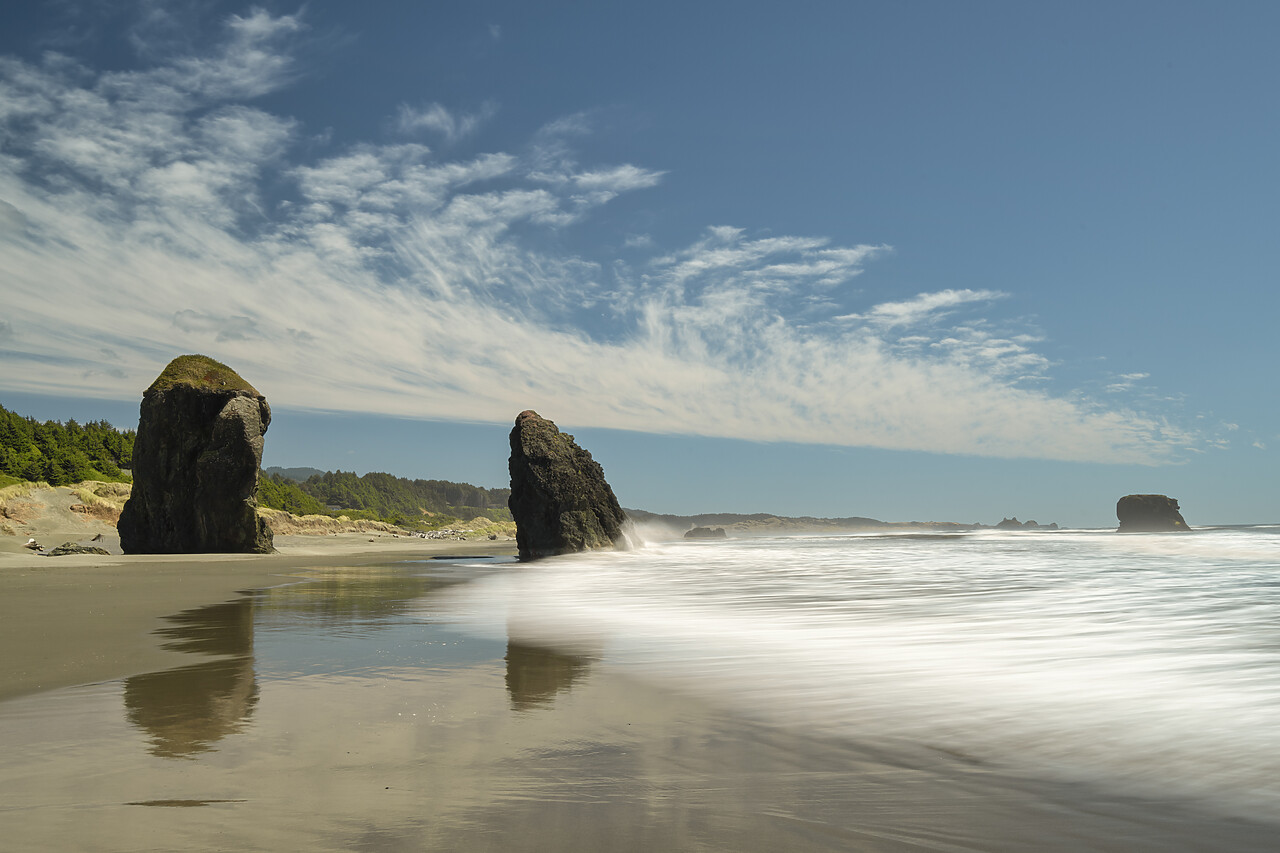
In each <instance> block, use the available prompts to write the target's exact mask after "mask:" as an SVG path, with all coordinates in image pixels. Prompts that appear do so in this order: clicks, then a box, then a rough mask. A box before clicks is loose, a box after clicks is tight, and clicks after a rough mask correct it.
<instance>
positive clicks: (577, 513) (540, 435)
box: [507, 411, 627, 560]
mask: <svg viewBox="0 0 1280 853" xmlns="http://www.w3.org/2000/svg"><path fill="white" fill-rule="evenodd" d="M508 464H509V466H510V469H511V497H510V499H509V500H508V501H507V505H508V506H510V507H511V516H512V517H513V518H514V519H515V522H516V546H517V547H518V548H519V551H520V559H521V560H536V559H538V558H539V557H553V556H555V555H557V554H570V553H573V552H576V551H589V550H593V549H599V548H606V549H607V548H621V547H626V535H625V533H624V526H625V524H626V523H627V517H626V514H625V513H623V511H622V507H621V506H620V505H619V504H618V499H617V498H616V497H614V495H613V489H611V488H609V484H608V483H607V482H605V479H604V469H603V468H601V467H600V463H598V462H596V461H595V460H594V459H592V458H591V454H590V453H588V452H587V451H585V450H583V449H582V448H581V447H579V446H578V445H577V443H576V442H575V441H574V440H573V436H571V435H568V434H566V433H562V432H560V430H558V429H557V428H556V425H555V424H554V423H552V422H551V421H549V420H547V419H546V418H543V417H540V416H539V415H538V413H537V412H532V411H525V412H521V413H520V415H519V416H518V417H517V418H516V425H515V427H514V428H513V429H512V430H511V459H510V461H509V463H508Z"/></svg>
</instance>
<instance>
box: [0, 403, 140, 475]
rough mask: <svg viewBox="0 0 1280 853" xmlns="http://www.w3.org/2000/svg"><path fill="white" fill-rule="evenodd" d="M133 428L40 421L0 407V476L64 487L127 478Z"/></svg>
mask: <svg viewBox="0 0 1280 853" xmlns="http://www.w3.org/2000/svg"><path fill="white" fill-rule="evenodd" d="M136 436H137V433H136V432H134V430H118V429H116V428H115V427H113V426H112V425H111V424H109V423H107V422H106V421H90V422H89V423H86V424H79V423H76V422H75V421H74V420H70V421H67V422H66V423H65V424H64V423H61V422H59V421H45V422H44V423H40V422H38V421H37V420H36V419H35V418H24V417H22V416H21V415H18V414H15V413H13V412H11V411H9V410H8V409H6V408H4V407H3V406H0V474H4V475H7V476H8V477H12V478H14V479H17V480H30V481H33V482H36V481H40V480H43V481H44V482H46V483H48V484H49V485H51V486H65V485H68V484H70V483H78V482H80V481H81V480H107V481H115V482H128V481H129V475H128V474H126V473H124V472H123V471H121V470H120V469H121V468H126V469H127V468H129V467H130V466H131V465H132V464H133V441H134V438H136Z"/></svg>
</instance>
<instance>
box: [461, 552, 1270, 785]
mask: <svg viewBox="0 0 1280 853" xmlns="http://www.w3.org/2000/svg"><path fill="white" fill-rule="evenodd" d="M1234 535H1236V534H1235V533H1234V532H1232V533H1231V534H1230V535H1227V534H1224V536H1225V537H1226V541H1217V540H1216V539H1215V538H1213V537H1212V536H1206V537H1197V536H1179V537H1166V542H1167V544H1164V543H1153V542H1152V541H1151V540H1153V539H1157V537H1141V536H1139V537H1130V536H1118V535H1117V534H1102V533H1098V534H1093V535H1080V534H1070V535H1036V536H1026V535H1022V536H1019V535H1012V536H1010V535H996V534H993V535H977V536H967V537H950V538H948V539H939V538H905V537H848V536H844V537H839V536H835V537H808V538H794V539H782V538H779V539H772V540H756V541H750V542H735V541H732V540H731V541H729V542H722V543H716V544H715V545H708V544H684V543H670V544H657V545H650V546H649V547H647V548H645V549H644V550H642V551H635V552H630V553H624V554H593V555H576V556H574V557H566V558H557V559H555V560H549V561H545V562H543V563H539V564H534V565H532V566H528V567H522V568H521V569H520V570H518V571H514V572H512V573H509V574H504V575H499V576H493V577H490V578H487V579H484V580H482V581H480V582H478V583H475V584H470V585H468V586H466V587H463V588H460V589H459V590H458V591H457V592H456V594H455V595H454V596H453V597H452V599H451V600H450V603H449V606H450V607H451V608H452V611H453V613H454V614H455V617H456V618H457V619H459V620H461V621H463V622H465V623H467V624H469V625H471V626H472V628H473V629H474V630H481V631H484V632H486V633H492V634H495V635H499V636H501V635H510V636H512V637H514V638H518V639H520V640H522V641H524V642H535V643H543V644H546V645H551V646H559V647H568V648H572V649H575V650H579V651H590V652H592V653H593V654H594V655H597V656H599V657H600V658H601V660H602V665H606V666H615V667H621V668H625V669H626V670H628V671H630V672H633V673H635V674H637V675H640V676H642V677H645V678H649V679H654V680H659V681H663V682H666V683H669V684H672V685H674V686H677V687H679V688H681V689H683V690H688V691H692V692H697V693H699V694H702V695H704V696H707V697H709V698H712V699H718V700H719V701H722V702H725V703H726V704H728V705H730V706H732V707H734V708H735V709H737V710H739V711H740V712H742V713H746V714H749V715H752V716H756V717H758V718H761V719H766V720H769V721H771V722H773V723H776V724H779V725H784V726H792V727H798V728H803V729H808V730H815V731H821V732H824V733H827V734H834V735H839V736H847V737H855V738H872V739H884V738H893V739H898V740H905V741H910V742H913V743H917V744H922V745H925V746H929V747H936V748H940V749H945V750H948V751H952V752H960V753H965V754H970V755H974V756H977V757H980V758H983V759H986V760H990V761H996V762H1003V763H1007V764H1013V765H1022V766H1026V767H1033V768H1035V769H1036V771H1037V772H1043V773H1051V774H1055V775H1059V776H1069V777H1076V778H1090V779H1095V780H1102V781H1110V782H1111V783H1114V784H1121V783H1123V784H1125V785H1128V786H1131V787H1132V786H1139V787H1144V788H1150V789H1152V790H1158V791H1161V792H1176V793H1179V794H1183V795H1191V796H1196V797H1201V798H1209V799H1215V800H1217V801H1219V802H1229V803H1230V804H1231V805H1232V806H1233V807H1236V808H1241V809H1243V808H1261V809H1264V810H1265V809H1274V808H1276V807H1278V806H1280V784H1278V782H1277V780H1280V655H1278V653H1277V649H1278V648H1280V627H1277V626H1280V585H1277V581H1276V580H1275V578H1276V576H1277V573H1276V571H1275V570H1276V563H1275V561H1274V551H1272V552H1270V553H1271V556H1272V559H1271V561H1270V562H1267V561H1266V560H1262V559H1259V558H1258V557H1257V556H1255V557H1253V558H1247V557H1244V556H1242V554H1244V553H1245V552H1246V551H1248V552H1253V553H1255V554H1262V553H1267V551H1266V549H1267V547H1269V546H1268V545H1267V543H1266V542H1258V541H1238V540H1236V539H1231V536H1234ZM1197 538H1200V540H1201V541H1200V542H1196V541H1195V540H1196V539H1197ZM1219 538H1221V537H1219ZM1264 538H1265V535H1264ZM1270 547H1274V541H1272V542H1271V546H1270ZM1179 548H1180V549H1181V550H1178V549H1179ZM1161 549H1172V550H1170V551H1167V552H1166V551H1162V550H1161ZM1210 553H1212V554H1215V555H1217V556H1215V557H1214V558H1213V559H1207V558H1206V555H1207V554H1210ZM1228 553H1229V554H1234V556H1232V557H1230V558H1227V557H1224V556H1223V554H1228ZM1268 578H1270V580H1269V581H1268Z"/></svg>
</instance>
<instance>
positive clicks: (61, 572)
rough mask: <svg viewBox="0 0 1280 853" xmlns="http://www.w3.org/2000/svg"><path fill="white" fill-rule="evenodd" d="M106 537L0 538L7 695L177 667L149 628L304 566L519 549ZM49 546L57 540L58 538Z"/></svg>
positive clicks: (476, 544)
mask: <svg viewBox="0 0 1280 853" xmlns="http://www.w3.org/2000/svg"><path fill="white" fill-rule="evenodd" d="M103 529H104V530H105V531H106V533H105V535H104V537H103V540H102V541H101V542H99V543H93V544H99V545H102V546H104V547H105V548H106V550H109V551H112V552H114V553H113V555H112V556H107V557H104V556H91V555H69V556H63V557H46V556H41V555H39V554H35V553H33V552H31V551H29V550H26V549H25V548H23V547H21V542H22V541H25V540H21V541H19V540H18V539H15V538H14V537H4V538H3V540H0V648H3V649H4V655H3V656H0V700H2V699H6V698H10V697H13V696H18V695H22V694H24V693H31V692H34V691H38V690H48V689H51V688H55V687H66V686H71V685H76V684H86V683H89V682H96V681H106V680H109V679H115V678H123V677H125V676H127V675H133V674H135V673H138V672H147V671H151V670H154V669H161V668H164V667H166V666H180V665H182V663H184V661H183V660H182V658H181V656H180V655H178V654H175V653H174V652H172V651H170V650H167V649H164V648H162V647H161V646H160V645H159V644H157V643H156V642H155V637H154V635H153V633H152V632H154V631H155V630H157V629H158V628H160V627H162V624H163V623H162V620H163V618H164V617H166V616H170V615H172V614H174V613H177V612H179V611H183V610H187V609H189V608H193V607H199V606H201V605H204V604H211V603H217V602H220V601H226V600H229V599H233V598H235V597H236V593H238V592H240V591H242V590H252V589H263V588H266V587H271V586H278V585H281V584H288V583H297V582H299V581H300V580H303V579H305V578H306V577H307V575H308V571H309V570H313V569H316V568H326V567H333V566H362V565H370V564H376V563H385V562H388V561H396V560H404V559H413V558H417V557H435V556H440V555H445V554H454V553H458V554H473V555H478V554H503V555H510V554H514V553H515V542H514V541H498V542H490V541H488V540H475V541H456V540H453V541H451V540H424V539H417V538H406V537H392V536H388V535H385V534H379V535H370V534H363V533H346V534H340V535H336V536H280V537H277V538H276V549H277V553H275V554H269V555H250V554H187V555H147V556H124V555H121V554H120V553H119V539H118V538H117V537H116V536H115V534H114V531H113V530H111V529H110V528H106V527H104V528H103ZM94 530H97V528H90V529H73V528H66V527H65V526H63V527H55V528H52V529H50V528H45V529H43V530H39V531H33V532H34V533H36V535H37V536H38V537H39V539H40V540H41V542H42V543H56V544H61V543H62V542H64V541H77V540H78V539H79V540H84V541H86V542H88V539H87V538H86V536H85V535H84V534H86V533H90V534H92V533H93V531H94ZM48 547H52V546H51V545H50V546H48Z"/></svg>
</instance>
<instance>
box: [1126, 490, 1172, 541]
mask: <svg viewBox="0 0 1280 853" xmlns="http://www.w3.org/2000/svg"><path fill="white" fill-rule="evenodd" d="M1116 518H1118V519H1120V526H1119V527H1118V528H1117V530H1118V531H1119V532H1120V533H1163V532H1169V531H1179V532H1181V531H1186V530H1189V529H1190V528H1188V527H1187V522H1186V521H1185V520H1184V519H1183V518H1182V513H1181V511H1180V510H1179V507H1178V502H1177V500H1175V499H1174V498H1171V497H1168V496H1166V495H1125V496H1124V497H1122V498H1121V499H1120V500H1118V501H1116Z"/></svg>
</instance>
